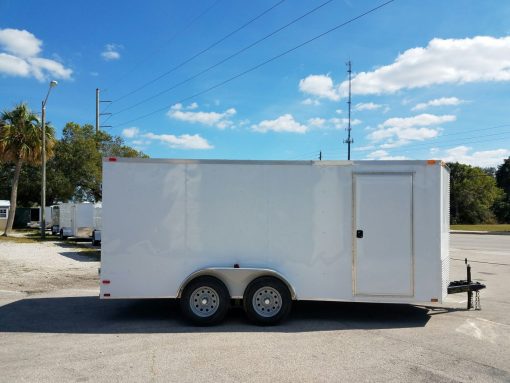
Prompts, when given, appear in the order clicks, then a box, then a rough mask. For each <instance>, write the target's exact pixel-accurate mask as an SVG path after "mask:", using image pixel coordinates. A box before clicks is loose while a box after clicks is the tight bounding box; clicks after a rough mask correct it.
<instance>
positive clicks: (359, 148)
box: [352, 145, 375, 152]
mask: <svg viewBox="0 0 510 383" xmlns="http://www.w3.org/2000/svg"><path fill="white" fill-rule="evenodd" d="M372 149H375V145H366V146H357V147H353V149H352V150H353V151H355V152H364V151H367V150H372Z"/></svg>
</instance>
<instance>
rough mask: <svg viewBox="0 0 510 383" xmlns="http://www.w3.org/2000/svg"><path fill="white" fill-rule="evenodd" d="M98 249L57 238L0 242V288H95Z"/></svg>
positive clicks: (27, 290) (31, 290) (30, 291)
mask: <svg viewBox="0 0 510 383" xmlns="http://www.w3.org/2000/svg"><path fill="white" fill-rule="evenodd" d="M99 258H100V251H99V250H98V249H96V248H93V247H92V246H90V245H89V244H79V243H72V242H59V241H33V240H32V241H31V240H28V241H27V242H24V241H9V240H4V241H0V290H3V291H4V292H13V291H16V292H23V293H26V294H35V293H43V292H48V291H53V290H59V289H94V288H97V287H98V268H99V265H100V262H99Z"/></svg>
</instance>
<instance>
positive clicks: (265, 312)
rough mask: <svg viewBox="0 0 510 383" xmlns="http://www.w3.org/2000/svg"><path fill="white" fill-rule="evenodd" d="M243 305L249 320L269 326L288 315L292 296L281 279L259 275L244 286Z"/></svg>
mask: <svg viewBox="0 0 510 383" xmlns="http://www.w3.org/2000/svg"><path fill="white" fill-rule="evenodd" d="M243 307H244V311H245V312H246V315H247V316H248V318H249V319H250V320H251V321H253V322H254V323H256V324H259V325H262V326H271V325H275V324H278V323H280V322H282V321H283V320H284V319H285V318H286V317H287V316H288V315H289V313H290V309H291V307H292V297H291V294H290V291H289V289H288V287H287V285H285V283H283V282H282V281H281V280H279V279H277V278H274V277H260V278H257V279H255V280H253V281H252V282H251V283H250V284H249V285H248V287H247V288H246V290H245V292H244V298H243Z"/></svg>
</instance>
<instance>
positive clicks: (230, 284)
mask: <svg viewBox="0 0 510 383" xmlns="http://www.w3.org/2000/svg"><path fill="white" fill-rule="evenodd" d="M203 275H208V276H211V277H216V278H218V279H219V280H220V281H222V282H223V283H224V284H225V286H227V289H228V291H229V294H230V297H231V298H232V299H242V298H243V294H244V291H245V290H246V287H247V286H248V284H249V283H250V282H251V281H253V280H254V279H255V278H258V277H269V276H270V277H275V278H278V279H279V280H281V281H282V282H283V283H285V285H286V286H287V287H288V289H289V291H290V294H291V297H292V299H293V300H296V299H297V295H296V292H295V290H294V288H293V287H292V285H291V284H290V283H289V281H288V280H287V278H285V277H284V276H283V275H282V274H281V273H279V272H278V271H276V270H272V269H259V268H251V267H249V268H232V267H208V268H204V269H200V270H197V271H195V272H193V273H191V274H190V275H189V276H188V277H186V279H184V281H183V282H182V283H181V285H180V287H179V291H178V292H177V298H180V297H181V294H182V291H183V290H184V288H185V287H186V285H187V284H188V283H189V282H191V281H192V280H193V279H195V278H197V277H199V276H203Z"/></svg>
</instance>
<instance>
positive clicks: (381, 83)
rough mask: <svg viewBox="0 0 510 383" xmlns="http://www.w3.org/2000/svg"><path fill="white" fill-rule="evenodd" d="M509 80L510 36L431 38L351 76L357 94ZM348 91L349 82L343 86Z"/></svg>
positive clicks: (344, 92) (345, 91)
mask: <svg viewBox="0 0 510 383" xmlns="http://www.w3.org/2000/svg"><path fill="white" fill-rule="evenodd" d="M509 80H510V36H506V37H501V38H496V37H491V36H476V37H473V38H465V39H439V38H435V39H432V40H431V41H430V42H429V43H428V45H427V46H426V47H424V48H423V47H417V48H412V49H408V50H407V51H405V52H404V53H402V54H400V55H399V56H398V57H397V58H396V59H395V61H394V62H393V63H392V64H389V65H385V66H382V67H380V68H377V69H376V70H374V71H371V72H361V73H358V74H357V75H356V76H355V77H354V78H353V79H352V92H353V93H354V94H365V95H367V94H382V93H395V92H397V91H399V90H401V89H413V88H422V87H427V86H430V85H434V84H463V83H470V82H482V81H484V82H486V81H509ZM340 89H341V94H346V93H347V89H348V82H347V81H344V82H343V83H342V84H341V86H340Z"/></svg>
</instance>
